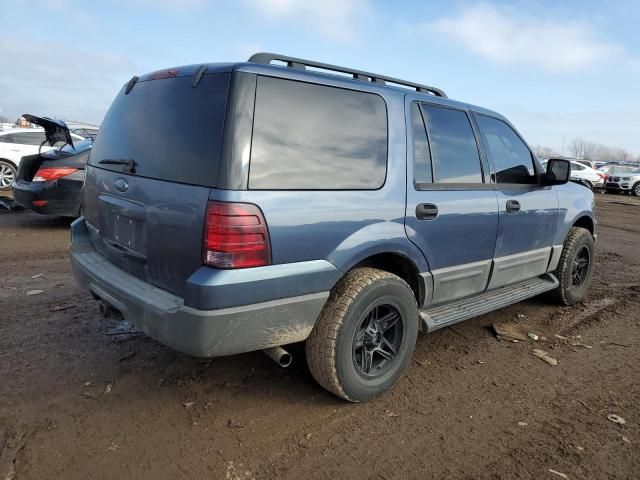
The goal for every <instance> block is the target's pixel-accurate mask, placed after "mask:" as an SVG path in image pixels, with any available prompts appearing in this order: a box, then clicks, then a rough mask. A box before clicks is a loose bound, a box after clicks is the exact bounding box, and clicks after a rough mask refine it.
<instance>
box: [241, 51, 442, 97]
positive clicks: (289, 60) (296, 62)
mask: <svg viewBox="0 0 640 480" xmlns="http://www.w3.org/2000/svg"><path fill="white" fill-rule="evenodd" d="M274 60H275V61H280V62H284V63H286V64H287V67H289V68H298V69H301V70H306V67H314V68H321V69H323V70H328V71H333V72H340V73H346V74H349V75H352V76H353V78H354V80H361V81H365V82H367V81H369V82H374V83H387V82H389V83H395V84H397V85H402V86H405V87H410V88H415V89H416V91H417V92H423V93H430V94H432V95H435V96H436V97H443V98H447V95H446V93H444V92H443V91H442V90H440V89H439V88H436V87H429V86H428V85H421V84H419V83H413V82H407V81H406V80H400V79H398V78H393V77H386V76H383V75H378V74H377V73H371V72H364V71H362V70H355V69H353V68H346V67H339V66H337V65H331V64H328V63H321V62H315V61H312V60H304V59H302V58H295V57H288V56H286V55H280V54H278V53H255V54H253V55H251V58H249V62H251V63H260V64H263V65H269V64H271V62H273V61H274Z"/></svg>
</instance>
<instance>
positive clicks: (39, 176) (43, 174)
mask: <svg viewBox="0 0 640 480" xmlns="http://www.w3.org/2000/svg"><path fill="white" fill-rule="evenodd" d="M77 171H78V169H77V168H40V169H38V171H37V172H36V175H35V177H33V180H32V181H33V182H48V181H49V180H55V179H56V178H60V177H66V176H67V175H71V174H72V173H73V172H77Z"/></svg>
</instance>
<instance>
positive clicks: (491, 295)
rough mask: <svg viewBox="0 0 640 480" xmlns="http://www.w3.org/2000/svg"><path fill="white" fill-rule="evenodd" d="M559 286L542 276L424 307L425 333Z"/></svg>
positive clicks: (547, 275)
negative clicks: (439, 304)
mask: <svg viewBox="0 0 640 480" xmlns="http://www.w3.org/2000/svg"><path fill="white" fill-rule="evenodd" d="M557 286H558V279H557V278H556V277H554V276H553V275H552V274H550V273H547V274H544V275H542V276H541V277H536V278H532V279H531V280H526V281H524V282H519V283H516V284H514V285H509V286H506V287H500V288H497V289H495V290H490V291H488V292H482V293H479V294H477V295H473V296H471V297H467V298H463V299H462V300H457V301H455V302H450V303H447V304H446V305H441V306H436V307H433V308H421V309H420V318H421V319H422V323H423V328H424V330H426V331H427V332H432V331H434V330H437V329H439V328H443V327H447V326H449V325H453V324H454V323H458V322H462V321H464V320H468V319H470V318H473V317H477V316H479V315H484V314H485V313H489V312H492V311H494V310H498V309H499V308H503V307H506V306H508V305H513V304H514V303H518V302H521V301H522V300H526V299H527V298H531V297H535V296H536V295H540V294H541V293H544V292H548V291H549V290H553V289H554V288H556V287H557Z"/></svg>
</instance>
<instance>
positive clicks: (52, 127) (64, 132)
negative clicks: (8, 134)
mask: <svg viewBox="0 0 640 480" xmlns="http://www.w3.org/2000/svg"><path fill="white" fill-rule="evenodd" d="M23 117H24V118H25V119H26V120H27V121H28V122H30V123H35V124H36V125H40V126H41V127H42V128H44V134H45V136H46V137H47V142H48V143H49V145H50V146H52V147H53V146H54V145H55V144H56V143H58V142H64V143H68V144H69V145H71V146H72V147H73V139H72V138H71V132H69V127H67V124H66V123H64V122H63V121H62V120H53V119H52V118H48V117H36V116H35V115H30V114H28V113H25V114H24V115H23Z"/></svg>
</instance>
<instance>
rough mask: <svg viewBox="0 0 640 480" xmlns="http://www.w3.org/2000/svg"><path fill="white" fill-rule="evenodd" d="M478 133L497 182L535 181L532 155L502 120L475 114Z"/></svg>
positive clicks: (528, 182) (527, 182)
mask: <svg viewBox="0 0 640 480" xmlns="http://www.w3.org/2000/svg"><path fill="white" fill-rule="evenodd" d="M476 118H477V120H478V126H479V127H480V134H481V135H482V138H483V139H484V143H485V145H486V148H487V154H488V155H489V158H490V159H491V161H492V162H493V166H494V168H495V172H496V182H497V183H523V184H531V183H536V173H535V170H534V168H533V156H532V155H531V152H530V151H529V148H527V146H526V145H525V143H524V142H523V141H522V140H521V139H520V137H519V136H518V134H517V133H516V132H514V130H513V129H512V128H511V127H510V126H509V125H507V124H506V123H505V122H503V121H502V120H498V119H496V118H492V117H488V116H486V115H477V117H476Z"/></svg>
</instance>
